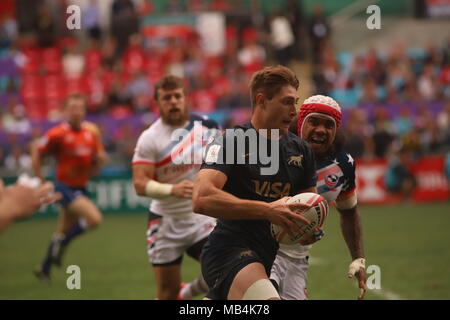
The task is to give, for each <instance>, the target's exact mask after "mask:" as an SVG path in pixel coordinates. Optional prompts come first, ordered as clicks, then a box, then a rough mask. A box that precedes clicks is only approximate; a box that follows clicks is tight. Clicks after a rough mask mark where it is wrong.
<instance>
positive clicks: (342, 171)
mask: <svg viewBox="0 0 450 320" xmlns="http://www.w3.org/2000/svg"><path fill="white" fill-rule="evenodd" d="M316 166H317V169H316V173H317V184H316V187H317V193H319V194H320V195H322V196H323V197H324V198H325V199H327V201H328V203H329V204H330V205H331V203H332V202H333V201H335V200H336V199H337V198H338V197H340V198H341V197H342V198H343V197H345V196H346V195H347V194H351V193H354V192H355V188H356V185H355V161H354V160H353V158H352V156H351V155H350V154H349V153H347V152H345V151H339V152H337V153H336V154H334V155H332V156H329V157H327V158H325V159H321V160H318V161H317V162H316ZM310 248H311V245H309V246H302V245H298V244H295V245H285V244H280V249H279V250H280V251H281V252H283V253H284V254H287V255H288V256H290V257H292V258H305V257H306V256H307V255H308V254H309V249H310Z"/></svg>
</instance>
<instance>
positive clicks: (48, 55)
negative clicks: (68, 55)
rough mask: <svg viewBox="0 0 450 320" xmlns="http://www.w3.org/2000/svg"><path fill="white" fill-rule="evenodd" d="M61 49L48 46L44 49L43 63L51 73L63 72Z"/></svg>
mask: <svg viewBox="0 0 450 320" xmlns="http://www.w3.org/2000/svg"><path fill="white" fill-rule="evenodd" d="M61 59H62V58H61V50H60V49H59V48H46V49H44V50H43V51H42V65H43V67H44V69H45V70H46V71H47V72H49V73H61V71H62V63H61Z"/></svg>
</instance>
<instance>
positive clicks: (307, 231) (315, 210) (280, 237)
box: [271, 192, 329, 245]
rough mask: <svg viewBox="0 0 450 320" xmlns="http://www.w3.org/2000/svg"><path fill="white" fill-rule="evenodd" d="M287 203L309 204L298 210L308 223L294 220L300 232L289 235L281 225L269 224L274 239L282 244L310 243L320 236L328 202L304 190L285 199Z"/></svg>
mask: <svg viewBox="0 0 450 320" xmlns="http://www.w3.org/2000/svg"><path fill="white" fill-rule="evenodd" d="M287 203H303V204H306V205H308V206H309V209H306V210H303V211H299V212H298V214H301V215H302V216H304V217H305V218H306V219H308V221H309V224H307V225H306V224H304V223H302V222H301V221H298V220H296V221H295V222H296V223H297V225H298V226H299V227H300V230H301V231H300V232H298V233H295V234H294V235H293V236H290V235H289V234H288V233H287V232H286V231H285V230H284V229H283V228H282V227H280V226H278V225H275V224H273V223H272V224H271V230H272V235H273V236H274V237H275V239H276V240H277V241H278V242H279V243H282V244H302V245H306V244H310V243H312V242H314V241H311V239H315V240H316V241H317V240H319V239H320V238H322V236H323V234H324V232H323V229H322V227H323V224H324V222H325V219H326V217H327V215H328V210H329V208H328V202H327V200H326V199H325V198H324V197H322V196H321V195H319V194H317V193H313V192H305V193H300V194H297V195H295V196H293V197H291V198H289V199H288V200H287Z"/></svg>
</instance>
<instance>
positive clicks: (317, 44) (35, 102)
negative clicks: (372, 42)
mask: <svg viewBox="0 0 450 320" xmlns="http://www.w3.org/2000/svg"><path fill="white" fill-rule="evenodd" d="M20 2H22V3H23V1H18V3H20ZM56 2H57V3H58V4H59V7H58V8H65V7H66V5H68V4H70V3H71V1H66V0H61V1H56ZM48 3H49V2H48V1H43V0H42V1H41V0H39V1H33V6H34V7H33V8H34V9H33V10H32V9H28V11H27V12H28V15H26V17H24V15H20V14H18V15H17V16H16V17H14V16H12V15H8V14H5V15H3V16H1V17H0V19H1V20H0V65H1V67H0V70H1V71H0V117H1V121H0V143H1V147H0V167H4V168H7V169H8V170H9V171H11V172H17V171H20V170H23V169H24V168H25V169H26V168H29V167H30V158H29V155H28V151H29V150H28V149H27V148H28V146H29V142H30V141H33V140H34V139H37V138H38V137H39V136H40V135H41V134H42V133H43V131H44V130H46V129H48V128H49V127H51V126H52V125H53V124H54V123H55V122H57V121H59V120H60V119H61V114H60V111H59V107H60V103H61V101H62V100H63V98H64V96H65V95H66V94H67V93H71V92H83V93H85V94H86V95H87V96H88V98H89V110H88V111H89V112H88V113H89V116H88V118H89V119H91V120H93V121H95V122H96V123H98V124H99V126H100V129H101V131H102V133H103V138H104V142H105V145H106V148H107V151H108V152H109V153H112V154H114V156H113V157H111V158H112V159H113V161H114V162H113V163H114V164H116V165H125V166H127V165H128V164H129V160H130V157H131V155H132V154H133V148H134V145H135V142H136V139H137V136H138V135H139V133H140V132H141V131H142V130H143V129H144V128H145V127H146V126H148V125H149V124H151V123H152V121H154V119H156V117H157V116H158V111H157V108H156V107H155V105H154V103H153V99H152V97H153V84H154V83H155V82H156V81H157V80H158V79H159V78H160V77H161V76H162V75H164V74H165V73H173V74H177V75H179V76H182V77H184V78H185V79H186V85H187V93H188V100H189V103H190V106H191V109H192V111H194V112H198V113H202V114H210V115H211V116H212V117H215V116H216V119H217V120H219V121H220V122H222V124H223V125H224V127H227V126H231V125H233V124H234V123H236V122H241V121H245V120H247V118H248V116H249V114H250V112H251V110H250V100H249V94H248V87H247V84H248V80H249V77H250V76H251V75H252V73H253V72H254V71H256V70H258V69H260V68H262V67H263V66H265V65H267V64H274V63H280V64H283V65H292V62H293V61H299V60H300V61H302V62H304V63H309V64H311V66H312V70H313V72H312V75H311V76H312V80H313V83H314V85H315V86H314V87H315V88H314V92H313V93H314V94H327V95H331V96H333V97H334V98H335V99H336V100H337V101H338V102H339V103H340V104H341V105H342V107H343V108H344V110H345V111H344V113H345V119H344V128H343V132H344V133H345V134H344V136H345V138H346V141H347V142H346V143H347V147H348V149H350V150H349V151H350V152H351V153H352V155H353V156H354V157H355V158H361V157H386V156H388V155H389V154H390V152H391V151H392V152H400V151H402V152H403V151H405V150H410V151H412V152H414V153H415V154H417V155H422V154H428V153H436V152H438V153H442V152H446V151H448V146H449V145H450V141H449V139H450V138H449V136H450V134H449V121H450V119H449V117H450V104H449V103H448V102H447V103H446V102H445V101H449V99H450V65H449V58H450V56H449V53H450V51H449V50H450V46H447V47H443V48H436V47H431V46H430V47H429V48H425V49H416V50H409V49H408V48H403V47H401V46H393V48H392V50H391V52H387V53H382V52H377V51H376V50H375V49H372V50H370V51H369V52H367V53H365V54H361V55H352V54H350V53H335V52H334V51H333V49H332V45H331V41H330V39H331V36H332V30H331V27H330V23H329V21H328V18H327V16H326V15H325V14H324V12H323V10H322V9H321V7H320V6H316V7H314V10H313V12H312V13H311V14H310V15H307V14H306V12H305V10H304V7H303V6H302V2H301V1H297V0H292V1H291V0H289V1H285V2H283V3H282V5H280V4H279V3H276V2H274V3H273V5H272V7H270V8H269V9H268V10H262V9H261V8H260V2H259V1H246V2H245V3H244V1H240V0H235V1H224V0H211V1H202V0H190V1H180V0H169V1H166V2H165V7H164V8H163V12H162V13H163V14H167V15H171V16H173V15H177V14H186V13H190V14H195V13H198V12H205V11H216V12H217V11H219V12H222V13H223V14H224V16H225V22H226V24H225V48H224V50H223V52H222V54H219V55H213V56H212V55H210V54H208V53H207V52H206V51H205V48H204V47H203V46H202V43H201V39H200V36H199V34H198V33H197V32H196V31H195V29H189V30H187V31H186V30H184V31H183V33H182V34H180V36H177V37H166V38H164V39H162V38H158V39H155V38H152V37H149V36H148V35H147V34H145V33H144V32H142V30H143V25H142V21H143V18H144V17H151V16H153V15H154V14H155V8H154V4H153V2H152V1H149V0H141V1H132V0H112V1H111V8H110V9H111V10H110V17H109V19H110V22H111V23H110V25H111V27H110V28H109V29H105V28H104V27H102V23H101V21H100V20H101V19H100V11H101V9H100V3H99V1H98V0H97V1H95V0H89V1H87V5H86V6H85V7H84V8H83V12H82V17H83V19H82V28H81V30H80V32H78V33H76V36H75V37H74V36H72V34H73V32H72V33H71V32H70V31H68V30H67V29H66V28H61V21H59V20H62V19H61V17H64V19H65V18H67V14H66V13H65V12H63V13H61V14H60V15H58V12H60V11H61V10H59V9H58V10H59V11H58V10H57V13H56V14H55V9H54V8H52V7H51V6H49V5H48ZM19 7H20V6H19ZM19 9H20V8H18V9H17V10H19ZM61 12H62V11H61ZM160 14H161V12H158V15H160ZM58 17H59V18H58ZM449 45H450V43H449ZM431 105H432V107H430V106H431ZM218 115H219V116H218Z"/></svg>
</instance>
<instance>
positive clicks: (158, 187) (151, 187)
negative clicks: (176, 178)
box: [145, 180, 173, 199]
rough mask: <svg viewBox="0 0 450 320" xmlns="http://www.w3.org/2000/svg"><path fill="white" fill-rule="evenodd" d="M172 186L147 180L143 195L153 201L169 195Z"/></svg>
mask: <svg viewBox="0 0 450 320" xmlns="http://www.w3.org/2000/svg"><path fill="white" fill-rule="evenodd" d="M172 187H173V185H172V184H168V183H159V182H157V181H155V180H149V181H148V182H147V184H146V185H145V194H146V195H147V196H148V197H150V198H153V199H161V198H165V197H168V196H170V195H171V193H172Z"/></svg>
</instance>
